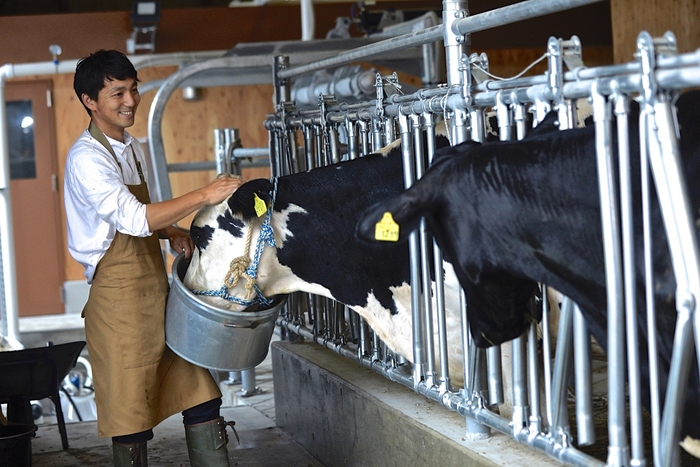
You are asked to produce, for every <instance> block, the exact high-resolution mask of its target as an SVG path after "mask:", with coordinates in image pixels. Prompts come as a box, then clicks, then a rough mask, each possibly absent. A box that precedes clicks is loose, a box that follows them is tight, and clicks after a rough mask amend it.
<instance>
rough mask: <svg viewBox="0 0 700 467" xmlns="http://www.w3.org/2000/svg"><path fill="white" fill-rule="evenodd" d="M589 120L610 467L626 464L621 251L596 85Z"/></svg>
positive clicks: (608, 143)
mask: <svg viewBox="0 0 700 467" xmlns="http://www.w3.org/2000/svg"><path fill="white" fill-rule="evenodd" d="M591 95H592V97H593V120H594V122H595V128H596V132H595V133H596V154H597V160H598V188H599V190H600V213H601V223H602V227H603V251H604V253H605V282H606V292H607V305H608V400H609V406H608V421H609V423H608V433H609V436H610V444H609V446H608V464H609V465H610V466H611V467H617V466H626V465H628V464H629V448H628V445H627V436H626V429H625V426H626V423H627V422H626V420H625V351H624V313H623V309H622V297H623V287H622V279H621V278H622V251H621V246H620V230H619V227H618V226H619V219H620V216H619V213H618V209H617V206H618V201H617V194H616V193H617V190H616V186H615V185H616V184H615V168H614V165H613V159H612V158H613V148H612V131H611V126H610V124H611V111H610V105H609V103H608V101H607V99H606V98H605V96H604V95H603V94H601V93H600V92H599V89H598V82H597V81H595V82H593V84H592V86H591Z"/></svg>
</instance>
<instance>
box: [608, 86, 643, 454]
mask: <svg viewBox="0 0 700 467" xmlns="http://www.w3.org/2000/svg"><path fill="white" fill-rule="evenodd" d="M616 87H617V86H615V88H616ZM615 88H614V89H613V91H614V92H613V95H612V96H611V98H612V101H613V105H614V109H615V116H616V117H617V119H616V120H617V142H618V159H619V166H620V220H621V221H622V260H623V277H624V293H625V317H626V331H627V336H626V337H627V373H628V376H627V381H628V388H629V389H628V392H629V401H630V402H629V407H630V444H631V448H632V449H631V461H632V463H633V464H635V465H641V464H643V463H644V432H643V427H642V394H641V375H640V369H639V337H638V332H637V274H636V268H635V266H636V264H637V263H636V261H635V254H634V251H635V245H634V220H633V212H632V203H633V201H634V200H633V198H632V178H631V175H630V172H631V168H630V148H629V125H628V120H627V113H628V110H629V104H628V102H627V96H624V95H622V94H620V93H618V92H617V89H615Z"/></svg>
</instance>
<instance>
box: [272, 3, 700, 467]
mask: <svg viewBox="0 0 700 467" xmlns="http://www.w3.org/2000/svg"><path fill="white" fill-rule="evenodd" d="M585 3H592V2H548V1H537V0H532V1H527V2H522V3H521V4H518V5H520V6H518V7H517V8H515V9H514V10H513V11H518V14H517V15H514V16H513V17H510V16H505V17H504V20H503V21H504V22H503V23H498V21H497V20H496V18H498V15H497V13H498V12H499V10H500V9H499V10H494V11H493V12H489V14H488V15H487V16H484V17H483V18H478V16H481V15H478V16H475V17H472V18H469V21H467V18H460V15H461V13H460V12H462V11H464V10H465V8H464V6H465V4H464V3H462V2H444V3H443V5H444V8H445V11H444V13H443V21H444V26H441V27H435V28H429V29H428V30H425V31H421V32H418V33H414V34H410V35H407V36H405V37H398V38H394V39H391V40H389V41H385V42H383V43H379V44H373V45H372V46H368V47H366V48H361V49H357V50H355V51H351V52H348V53H346V54H340V55H339V56H337V57H334V58H332V59H326V60H321V61H319V62H316V63H312V64H307V65H304V66H301V67H296V68H295V67H291V66H290V64H289V61H288V60H287V59H286V58H285V57H283V56H281V57H277V58H276V59H275V64H274V69H275V73H274V75H273V76H274V78H273V82H274V84H275V86H276V90H275V92H276V98H277V99H276V112H275V113H274V114H272V115H270V117H269V118H268V119H267V120H266V122H265V125H266V128H267V129H268V130H269V132H270V153H271V155H272V157H273V160H272V161H271V164H272V168H273V175H284V174H287V173H292V172H295V171H299V170H307V169H309V168H311V167H314V166H316V165H323V164H326V163H332V162H337V161H339V160H341V159H343V158H345V157H347V158H349V159H352V158H355V157H359V156H361V155H364V154H367V153H369V152H372V151H375V150H378V149H379V148H381V147H382V146H384V145H386V144H388V143H390V142H391V141H393V140H394V139H395V138H396V135H397V134H398V135H399V137H400V138H401V141H402V156H403V158H404V167H405V170H404V173H405V186H406V187H408V186H410V185H411V184H412V183H413V182H414V180H415V179H416V178H419V177H420V176H422V174H423V172H424V171H425V170H426V166H425V165H424V164H425V163H424V162H423V161H424V160H425V159H426V158H427V159H430V157H431V156H432V153H433V150H434V149H432V148H431V147H430V146H429V149H428V154H422V151H421V149H420V148H422V144H418V143H419V142H421V141H422V140H423V139H426V140H427V141H428V142H430V141H432V140H433V138H434V125H435V120H436V118H441V117H444V118H445V119H446V120H448V121H449V134H450V137H451V142H452V144H458V143H460V142H462V141H465V140H467V139H473V140H477V141H485V137H486V126H485V122H486V117H487V116H486V109H488V108H492V109H493V115H492V116H491V117H492V120H493V119H495V121H496V122H497V123H498V127H499V128H500V129H501V133H500V138H501V139H503V140H507V139H513V138H517V139H521V138H522V137H524V135H525V133H526V131H527V125H526V124H525V115H526V114H527V113H528V112H530V113H532V116H533V119H534V120H535V122H537V121H540V120H541V119H542V118H544V116H545V115H546V113H547V112H549V111H551V110H555V111H557V112H558V114H559V121H560V125H561V128H562V129H565V128H570V127H574V126H576V125H577V124H576V120H575V117H576V112H575V109H576V100H577V99H581V98H585V99H591V100H592V113H593V117H594V122H595V127H596V147H597V155H598V168H599V186H600V189H601V191H600V198H601V216H602V217H601V222H602V225H603V231H604V240H605V242H604V248H605V261H606V277H607V291H608V329H609V330H610V332H609V333H608V348H607V358H608V378H609V387H608V399H609V410H608V413H609V428H608V437H609V444H608V457H607V459H606V460H605V461H603V460H600V459H596V458H593V457H591V456H589V455H586V454H584V453H582V452H581V451H580V450H578V449H577V448H576V447H574V446H573V442H572V439H573V436H572V435H571V434H570V433H569V427H568V418H567V417H568V415H567V410H568V408H567V383H568V381H569V376H570V374H571V373H572V372H573V368H575V369H576V370H575V373H576V376H577V377H576V383H575V388H576V389H575V390H576V401H577V406H576V419H577V423H576V425H577V429H578V433H577V436H576V439H577V442H578V443H579V445H580V446H583V445H586V444H590V443H593V441H594V437H595V433H594V429H593V425H592V422H591V419H592V415H591V411H592V408H591V406H592V404H591V398H592V395H591V380H590V374H591V371H590V349H589V346H590V338H589V337H588V336H589V334H588V331H587V329H586V323H585V320H583V318H582V315H581V312H580V311H579V310H577V308H578V307H577V306H576V305H575V304H574V303H573V302H571V301H569V300H568V299H564V301H563V305H562V309H561V317H560V321H559V330H558V338H557V350H556V356H555V357H554V363H553V368H549V366H548V365H549V360H550V357H551V356H550V348H551V345H550V335H549V334H550V333H549V332H547V330H546V329H545V332H544V333H543V348H544V352H543V353H544V356H543V363H544V365H545V368H544V376H545V381H544V387H545V393H546V396H547V397H546V400H547V406H546V407H545V408H541V407H540V404H539V386H540V382H539V374H540V368H539V367H540V366H541V365H542V363H540V357H539V355H538V348H537V343H538V342H537V338H536V332H537V330H536V328H535V327H534V326H533V327H532V328H531V329H530V330H529V331H528V332H527V333H526V335H524V336H522V337H520V338H518V339H516V340H514V341H513V342H512V343H511V346H512V351H511V352H512V360H513V370H512V371H513V377H512V381H513V391H512V394H507V397H508V399H509V400H512V402H513V414H512V416H510V417H509V418H504V417H500V416H498V415H496V414H494V413H493V412H492V411H490V410H489V409H488V408H486V406H487V405H488V404H489V402H493V403H496V404H499V403H500V402H501V399H500V397H499V396H498V395H497V394H498V392H499V391H500V386H502V382H501V381H500V378H501V370H500V366H499V365H500V355H499V353H498V349H497V348H493V349H489V350H488V351H484V350H481V349H477V348H475V347H474V346H473V345H471V343H470V340H469V337H468V332H467V326H466V312H465V310H462V312H461V313H462V317H463V319H462V328H463V335H464V338H463V341H464V342H463V344H464V349H463V355H464V356H465V358H464V368H463V375H464V385H463V387H462V388H452V384H451V381H450V380H449V374H448V369H447V365H446V361H447V360H446V357H445V355H446V353H447V350H446V345H447V344H446V338H445V329H444V321H441V319H438V320H437V329H432V328H431V326H432V324H431V323H433V319H432V316H433V313H438V316H439V317H440V316H443V317H444V311H443V310H440V309H438V310H437V311H435V312H433V311H432V310H431V307H432V305H431V304H430V303H429V301H427V302H423V301H422V297H421V294H420V289H421V288H423V289H424V290H429V288H430V287H432V284H430V271H429V269H430V268H434V267H438V268H440V267H441V264H440V263H441V262H440V261H439V258H440V255H439V251H437V253H436V257H437V258H438V260H437V261H436V263H437V266H436V264H428V261H427V259H426V258H427V257H428V256H427V254H426V252H427V250H428V249H429V248H433V247H434V245H433V244H432V241H431V240H430V238H429V236H427V235H426V233H425V226H424V225H422V226H421V228H420V229H419V230H418V231H417V232H414V233H413V234H412V236H411V238H410V239H409V251H410V256H411V264H412V272H411V283H412V284H414V285H415V284H423V285H422V287H413V296H412V305H413V313H414V318H413V320H414V354H413V356H412V357H413V362H414V364H413V365H412V366H410V365H405V361H404V359H402V358H401V357H400V356H396V355H392V353H391V352H388V351H387V350H386V348H385V347H384V346H383V345H382V343H381V342H379V340H378V339H377V338H376V337H375V336H373V334H372V332H371V330H370V329H369V328H368V327H367V325H366V323H364V322H363V320H362V319H361V318H358V317H357V316H356V315H354V313H353V312H351V311H349V310H347V309H344V308H343V307H342V306H340V305H338V304H335V303H327V301H323V300H319V299H318V297H313V296H308V295H298V296H295V297H294V298H293V300H291V302H292V303H291V304H290V306H289V307H288V310H287V312H286V314H285V315H284V316H282V317H281V318H280V319H279V320H278V324H279V325H280V326H282V327H283V328H285V329H287V330H289V331H291V332H293V333H296V334H298V335H301V336H303V337H305V338H308V339H311V340H314V341H315V342H317V343H319V344H321V345H324V346H325V347H328V348H331V349H333V350H335V351H336V352H338V353H340V354H342V355H344V356H346V357H348V358H351V359H353V360H356V361H357V362H358V363H360V364H361V365H363V366H366V367H368V368H372V369H373V370H375V371H377V372H379V373H381V374H383V375H384V376H386V377H387V378H389V379H391V380H393V381H396V382H399V383H400V384H402V385H404V386H407V387H410V388H412V389H413V390H414V391H416V392H418V393H420V394H423V395H425V396H426V397H428V398H430V399H433V400H435V401H438V402H440V403H442V404H443V405H444V406H446V407H447V408H449V409H451V410H454V411H457V412H459V413H460V414H462V415H464V416H465V417H466V423H467V434H468V436H470V437H481V436H487V435H488V433H489V429H495V430H498V431H500V432H503V433H505V434H507V435H509V436H511V437H513V438H514V439H516V440H518V441H520V442H522V443H523V444H527V445H529V446H531V447H533V448H535V449H539V450H541V451H544V452H546V453H547V454H548V455H550V456H551V457H553V458H556V459H558V460H560V461H562V462H565V463H568V464H572V465H610V466H617V465H644V464H645V463H646V462H647V460H646V459H645V454H644V449H643V448H644V439H643V434H642V428H641V426H642V420H641V419H642V415H641V389H640V387H641V382H640V375H639V366H640V362H639V360H638V358H637V348H638V339H639V336H637V333H636V329H637V323H636V321H635V320H636V304H635V298H634V297H635V291H634V287H635V284H634V277H635V275H634V267H633V265H634V256H633V247H632V237H631V222H632V221H631V211H630V205H631V201H630V183H631V181H630V179H629V171H628V170H627V169H626V167H628V166H629V158H630V156H631V155H630V153H629V142H628V141H627V133H626V131H624V130H625V129H626V128H627V125H628V120H629V102H630V100H631V99H633V98H634V99H636V100H639V101H640V104H641V109H642V112H641V120H640V132H641V138H642V140H641V141H642V142H643V143H644V144H642V148H641V151H642V164H643V165H642V166H643V167H647V165H648V167H649V171H650V173H651V174H653V181H654V183H655V185H654V186H655V189H656V192H657V193H658V197H659V198H658V199H659V203H660V206H661V211H662V215H663V221H664V225H665V227H666V231H667V232H668V241H669V245H670V252H671V257H672V262H673V266H674V273H675V276H676V280H677V284H678V288H677V290H678V292H677V297H676V300H677V307H678V319H677V325H676V332H675V342H674V346H673V355H672V358H671V368H670V374H669V384H668V388H667V389H666V399H665V401H663V403H662V401H660V400H659V389H658V386H657V385H658V375H657V373H656V371H657V370H656V368H657V366H658V362H657V352H656V349H655V347H654V345H655V344H654V339H651V340H650V341H649V343H648V345H649V357H648V360H649V364H650V374H651V376H650V381H651V388H650V393H651V410H650V412H651V425H652V430H651V431H652V442H653V463H654V465H663V466H671V465H677V463H678V455H679V452H678V441H679V439H678V438H679V433H680V416H681V414H682V404H683V401H684V394H685V389H686V385H687V381H688V374H689V371H690V365H691V361H692V357H693V345H694V344H693V341H694V336H693V333H695V341H696V342H698V339H700V318H698V316H697V314H696V313H695V303H696V297H698V294H700V279H699V277H700V272H699V266H698V265H699V264H700V257H699V256H698V251H697V248H698V247H697V239H696V238H695V230H694V221H693V216H692V208H691V206H690V202H689V200H688V195H687V192H686V191H685V181H684V178H683V173H682V171H681V168H680V154H679V150H678V142H677V137H676V133H675V125H674V112H673V106H672V102H671V100H670V99H669V95H671V94H673V93H674V92H675V91H678V90H682V89H685V88H688V87H692V86H697V85H699V84H700V54H699V53H698V52H695V53H689V54H683V55H678V54H677V53H676V51H675V38H674V36H673V35H672V34H670V33H667V34H666V35H665V36H664V37H661V38H651V37H650V36H649V35H648V34H647V33H644V32H643V33H641V34H640V35H639V38H638V50H637V52H638V54H637V56H638V58H637V60H635V61H634V62H631V63H626V64H622V65H612V66H603V67H596V68H590V69H588V68H576V69H573V70H569V71H565V70H564V66H563V60H564V56H566V55H567V54H571V53H574V54H576V53H577V52H576V51H577V50H578V53H580V43H578V40H577V39H576V38H572V39H571V40H569V41H563V40H561V39H556V38H551V39H550V41H549V42H548V44H547V45H548V59H549V60H548V61H549V67H548V72H547V73H546V74H545V75H543V76H535V77H526V78H519V79H514V80H508V81H486V82H484V83H481V84H472V79H471V69H470V57H469V51H468V48H467V47H466V46H465V43H466V41H465V40H464V37H463V34H465V32H469V31H475V30H479V29H470V28H476V27H477V26H475V25H482V26H484V25H489V26H484V27H493V26H496V25H500V24H507V23H508V22H512V21H511V19H512V20H513V21H515V20H516V19H513V18H514V17H515V16H517V18H518V19H524V18H525V17H534V16H537V15H539V14H545V13H547V12H551V11H549V10H548V8H559V9H564V8H567V7H574V6H579V5H582V4H585ZM555 4H556V6H554V5H555ZM514 7H516V6H514ZM520 15H522V16H520ZM453 17H455V18H458V19H457V20H452V19H451V18H453ZM448 18H450V20H449V21H448ZM497 23H498V24H497ZM478 27H481V26H478ZM482 29H483V28H482ZM437 31H440V34H438V33H437ZM428 38H430V40H431V41H434V40H439V39H443V40H444V42H445V47H446V49H447V51H446V55H447V67H448V70H447V81H448V82H447V83H446V85H445V86H439V87H435V88H426V89H421V90H419V91H417V92H415V93H413V94H410V95H398V94H395V95H391V96H388V97H385V96H383V95H381V94H380V93H378V97H377V99H374V100H371V101H367V102H364V103H358V104H342V103H337V102H335V100H334V98H333V96H319V110H318V111H308V110H304V111H296V109H295V108H294V103H293V102H291V101H289V100H288V86H289V82H288V80H289V79H292V78H293V77H295V76H299V75H301V74H303V73H308V72H312V71H314V70H316V69H320V68H322V67H327V66H332V65H333V66H334V65H340V64H344V63H347V61H352V60H358V59H361V58H362V59H366V58H370V57H374V56H377V55H379V54H381V53H388V52H390V51H391V50H393V49H395V48H397V47H404V46H406V47H408V46H415V45H418V44H424V43H427V42H429V40H428ZM424 40H425V41H426V42H421V41H424ZM378 81H379V80H378ZM613 121H614V122H615V123H616V125H617V127H618V130H619V131H618V132H617V135H618V138H617V139H616V138H614V137H613V132H612V123H613ZM512 128H515V130H516V131H515V132H512V131H510V130H511V129H512ZM298 140H300V141H303V142H304V144H303V146H302V145H299V144H298V143H297V141H298ZM343 145H344V146H343ZM615 154H618V157H619V162H618V164H619V167H617V169H616V168H615V163H614V162H615V161H614V160H613V157H614V155H615ZM425 156H427V157H425ZM414 171H415V172H414ZM618 172H619V173H618ZM651 183H652V182H651V179H650V178H649V176H648V173H647V170H642V180H641V184H642V187H643V197H644V200H645V209H647V210H648V200H649V199H650V196H651V194H650V193H651ZM618 186H619V189H618V188H617V187H618ZM645 214H646V216H647V220H646V222H645V229H646V230H647V232H646V236H647V241H646V242H645V248H646V251H647V257H646V258H645V261H646V262H647V269H648V270H647V277H650V276H651V260H650V258H651V251H652V250H651V246H650V237H649V233H648V230H649V229H650V227H649V219H648V212H645ZM420 265H424V266H423V267H422V268H421V267H420ZM435 276H436V277H440V276H441V274H435ZM647 289H648V292H649V291H650V292H649V293H648V294H647V296H648V300H647V303H646V309H647V310H648V316H647V318H646V321H647V325H648V326H649V335H652V336H653V335H655V333H653V327H652V326H653V323H654V322H655V317H654V314H653V313H654V304H653V295H652V294H653V284H651V283H649V284H648V285H647ZM436 290H437V292H436V293H437V299H436V300H437V302H440V300H441V297H442V295H441V293H440V292H439V290H440V286H439V284H438V286H437V287H436ZM543 296H544V297H546V293H544V294H543ZM443 300H444V299H443ZM546 303H547V301H546V300H543V305H544V304H546ZM547 315H548V310H547V309H546V307H545V310H544V317H543V325H546V323H547ZM307 323H308V324H307ZM420 323H424V324H423V325H421V324H420ZM425 323H428V324H427V325H426V324H425ZM696 348H700V346H696ZM433 349H437V356H435V355H434V350H433ZM486 354H488V358H486V357H487V355H486ZM572 358H573V364H574V367H572V366H571V362H572V360H571V359H572ZM434 361H436V362H437V366H436V367H434V366H433V362H434ZM407 368H408V369H407ZM626 368H629V371H627V370H626ZM626 375H627V376H626ZM528 386H529V387H530V390H529V391H528ZM487 387H488V388H489V390H488V391H486V388H487ZM535 388H537V389H535ZM626 391H629V406H630V408H629V409H627V408H626V404H627V396H626ZM483 394H489V396H491V400H490V401H485V400H484V399H483V397H482V395H483ZM494 394H496V396H495V397H493V396H494ZM662 406H663V407H664V410H663V412H662V411H661V410H660V407H662ZM628 424H629V426H630V438H629V442H628V435H627V426H628Z"/></svg>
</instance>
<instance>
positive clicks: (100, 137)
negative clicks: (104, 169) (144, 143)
mask: <svg viewBox="0 0 700 467" xmlns="http://www.w3.org/2000/svg"><path fill="white" fill-rule="evenodd" d="M88 131H89V132H90V134H91V135H92V137H93V138H95V139H96V140H97V141H98V142H99V143H100V144H101V145H102V146H104V147H105V149H106V150H107V151H109V153H110V154H111V155H112V157H114V161H115V162H116V163H117V165H118V166H119V171H120V172H121V173H122V177H123V176H124V170H123V169H122V164H121V162H119V159H117V155H116V154H115V153H114V148H113V147H112V145H111V144H109V141H107V137H106V136H105V135H104V133H102V131H101V130H100V129H99V128H97V125H95V122H93V121H92V120H90V126H89V127H88ZM129 146H131V145H129ZM131 157H133V158H134V164H136V170H137V172H138V174H139V178H140V179H141V183H143V182H144V181H145V180H144V177H143V172H142V171H141V163H140V162H139V161H138V160H137V159H136V154H135V153H134V148H131Z"/></svg>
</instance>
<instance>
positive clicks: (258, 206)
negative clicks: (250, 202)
mask: <svg viewBox="0 0 700 467" xmlns="http://www.w3.org/2000/svg"><path fill="white" fill-rule="evenodd" d="M253 198H254V200H255V214H257V215H258V217H262V216H263V215H265V213H266V212H267V205H266V204H265V201H263V200H262V199H260V197H259V196H258V194H257V193H253Z"/></svg>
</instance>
